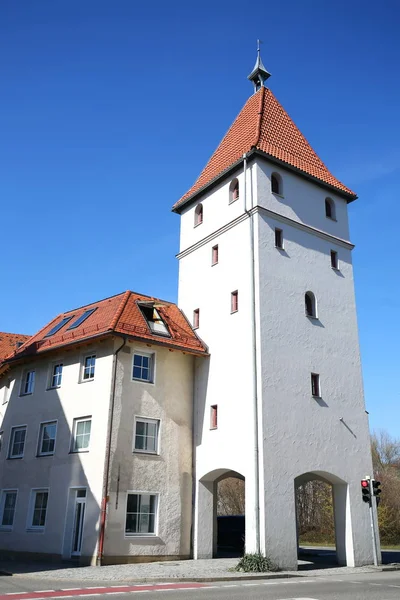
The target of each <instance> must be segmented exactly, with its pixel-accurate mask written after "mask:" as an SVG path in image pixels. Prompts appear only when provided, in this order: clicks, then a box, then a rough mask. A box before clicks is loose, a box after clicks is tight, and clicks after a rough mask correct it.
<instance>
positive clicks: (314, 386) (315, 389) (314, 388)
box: [311, 373, 321, 398]
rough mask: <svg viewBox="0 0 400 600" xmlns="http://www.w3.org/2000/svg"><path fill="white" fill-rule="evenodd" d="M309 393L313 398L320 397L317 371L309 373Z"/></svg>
mask: <svg viewBox="0 0 400 600" xmlns="http://www.w3.org/2000/svg"><path fill="white" fill-rule="evenodd" d="M311 393H312V395H313V396H314V397H315V398H320V397H321V390H320V385H319V375H318V373H311Z"/></svg>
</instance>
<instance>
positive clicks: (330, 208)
mask: <svg viewBox="0 0 400 600" xmlns="http://www.w3.org/2000/svg"><path fill="white" fill-rule="evenodd" d="M325 216H326V217H327V218H328V219H332V220H333V221H336V207H335V203H334V201H333V200H332V198H325Z"/></svg>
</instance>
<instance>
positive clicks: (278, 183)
mask: <svg viewBox="0 0 400 600" xmlns="http://www.w3.org/2000/svg"><path fill="white" fill-rule="evenodd" d="M271 192H272V193H273V194H278V195H279V196H282V177H281V176H280V175H278V173H272V175H271Z"/></svg>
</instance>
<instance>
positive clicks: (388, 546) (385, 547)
mask: <svg viewBox="0 0 400 600" xmlns="http://www.w3.org/2000/svg"><path fill="white" fill-rule="evenodd" d="M300 546H315V547H316V548H319V547H320V546H325V547H326V548H334V547H335V545H334V544H332V542H307V541H306V540H300ZM381 549H382V550H400V544H381Z"/></svg>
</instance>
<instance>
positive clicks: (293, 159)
mask: <svg viewBox="0 0 400 600" xmlns="http://www.w3.org/2000/svg"><path fill="white" fill-rule="evenodd" d="M250 150H259V151H260V152H263V153H264V154H266V155H268V156H270V157H272V158H275V159H278V160H280V161H282V162H283V163H286V164H287V165H290V166H291V167H294V168H296V169H298V170H299V171H301V172H303V173H305V174H307V175H310V176H311V177H314V178H315V179H317V180H319V181H321V182H322V183H325V184H328V185H330V186H333V188H336V189H337V190H338V191H340V192H344V193H345V194H346V195H349V196H350V198H349V199H354V198H356V194H355V193H354V192H352V191H351V190H350V189H349V188H348V187H346V186H345V185H343V183H341V182H340V181H339V180H338V179H336V177H334V176H333V175H332V173H331V172H330V171H329V170H328V168H327V167H326V166H325V165H324V163H323V162H322V161H321V159H320V158H319V157H318V156H317V154H316V153H315V152H314V150H313V149H312V148H311V146H310V144H309V143H308V142H307V140H306V138H305V137H304V136H303V134H302V133H301V132H300V130H299V129H298V128H297V127H296V125H295V124H294V123H293V121H292V119H291V118H290V117H289V115H288V114H287V112H286V111H285V109H284V108H283V107H282V105H281V104H280V103H279V102H278V100H277V99H276V98H275V96H274V95H273V93H272V92H271V90H269V89H268V88H265V87H261V88H260V90H259V91H258V92H257V93H256V94H254V95H253V96H251V97H250V98H249V99H248V100H247V102H246V104H245V105H244V107H243V108H242V110H241V111H240V113H239V115H238V116H237V117H236V119H235V121H234V122H233V124H232V125H231V127H230V129H229V130H228V132H227V134H226V135H225V137H224V138H223V140H222V142H221V143H220V145H219V146H218V148H217V149H216V151H215V152H214V154H213V155H212V156H211V158H210V160H209V161H208V163H207V165H206V167H205V168H204V169H203V171H202V172H201V174H200V176H199V178H198V179H197V181H196V182H195V184H194V185H193V186H192V187H191V188H190V190H189V191H188V192H186V194H185V195H184V196H182V198H181V199H180V200H178V202H176V203H175V204H174V206H173V208H172V209H173V210H177V209H179V208H180V207H181V206H182V205H183V204H185V202H186V201H187V200H188V199H190V198H191V197H192V196H193V195H194V194H195V193H196V192H198V191H199V190H201V189H202V188H204V187H206V186H207V185H208V184H209V183H211V182H212V181H214V180H215V179H216V178H218V177H219V176H220V175H222V174H223V173H224V172H225V171H227V170H228V169H229V168H230V167H231V166H232V165H234V164H235V163H237V162H238V161H240V159H241V158H242V156H243V154H244V153H245V152H250Z"/></svg>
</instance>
